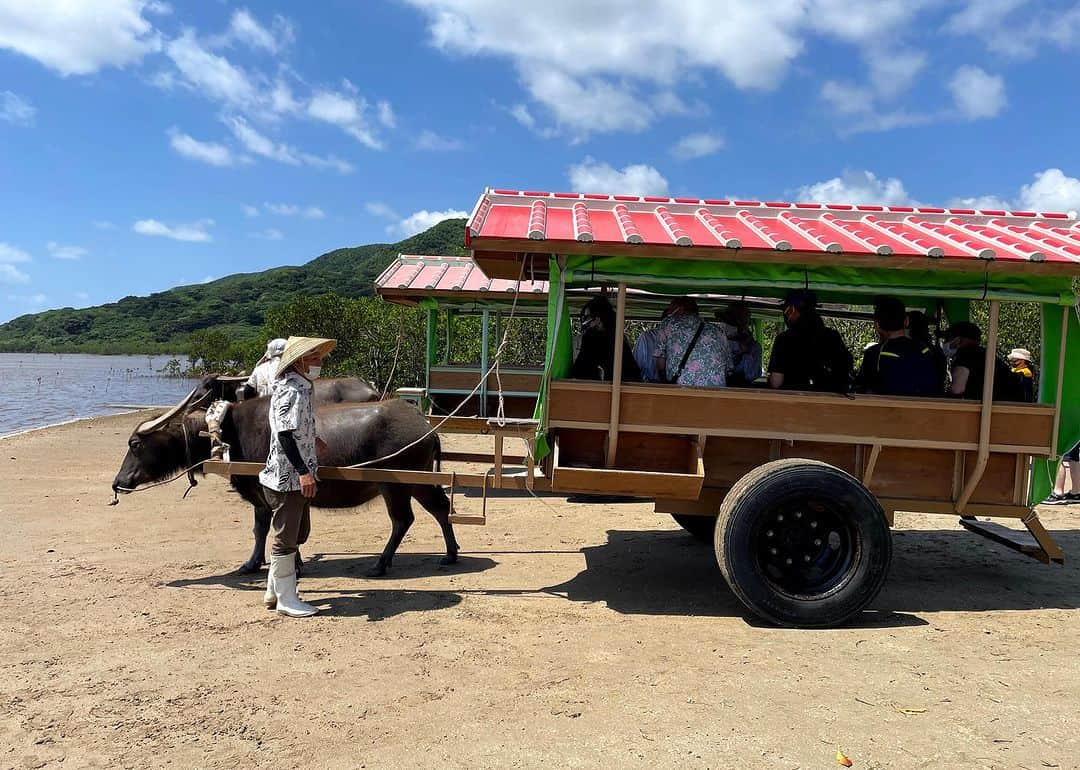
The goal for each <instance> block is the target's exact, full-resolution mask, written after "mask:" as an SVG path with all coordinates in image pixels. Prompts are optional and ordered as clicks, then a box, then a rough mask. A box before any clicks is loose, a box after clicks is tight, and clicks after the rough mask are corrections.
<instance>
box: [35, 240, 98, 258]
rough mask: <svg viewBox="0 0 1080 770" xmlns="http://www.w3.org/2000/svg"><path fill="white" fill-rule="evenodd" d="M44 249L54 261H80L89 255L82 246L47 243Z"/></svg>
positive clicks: (54, 242)
mask: <svg viewBox="0 0 1080 770" xmlns="http://www.w3.org/2000/svg"><path fill="white" fill-rule="evenodd" d="M45 248H47V249H48V250H49V254H51V255H52V256H53V257H54V258H55V259H70V260H76V259H82V258H83V257H85V256H86V255H87V254H89V253H90V252H88V251H87V250H86V249H84V248H83V247H82V246H63V245H61V244H59V243H57V242H56V241H49V242H48V243H47V244H45Z"/></svg>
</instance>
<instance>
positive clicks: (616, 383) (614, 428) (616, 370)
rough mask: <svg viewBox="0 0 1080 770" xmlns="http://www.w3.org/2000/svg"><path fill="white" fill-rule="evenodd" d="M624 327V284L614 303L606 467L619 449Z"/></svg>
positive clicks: (611, 465)
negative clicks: (612, 356) (613, 338)
mask: <svg viewBox="0 0 1080 770" xmlns="http://www.w3.org/2000/svg"><path fill="white" fill-rule="evenodd" d="M625 326H626V282H625V281H623V282H621V283H619V298H618V301H617V302H616V303H615V360H614V362H613V365H612V369H611V417H610V419H609V421H608V440H607V467H608V468H612V467H614V466H615V452H616V450H617V449H618V448H619V400H620V398H621V397H622V363H623V362H622V358H623V347H624V345H623V339H624V333H625V329H624V327H625Z"/></svg>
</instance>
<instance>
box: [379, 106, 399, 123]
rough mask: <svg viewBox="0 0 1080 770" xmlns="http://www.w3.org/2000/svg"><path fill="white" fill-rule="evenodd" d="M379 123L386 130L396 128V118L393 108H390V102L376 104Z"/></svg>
mask: <svg viewBox="0 0 1080 770" xmlns="http://www.w3.org/2000/svg"><path fill="white" fill-rule="evenodd" d="M378 113H379V122H380V123H382V124H383V125H384V126H386V127H387V128H396V127H397V116H396V115H394V108H393V107H391V106H390V102H385V101H383V102H379V104H378Z"/></svg>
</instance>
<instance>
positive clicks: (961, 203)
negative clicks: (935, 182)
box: [949, 195, 1015, 210]
mask: <svg viewBox="0 0 1080 770" xmlns="http://www.w3.org/2000/svg"><path fill="white" fill-rule="evenodd" d="M949 207H950V208H957V209H1005V210H1009V209H1013V208H1015V206H1013V204H1011V203H1010V202H1009V201H1007V200H1005V199H1004V198H999V197H998V196H996V195H977V196H975V197H974V198H954V199H953V200H951V201H949Z"/></svg>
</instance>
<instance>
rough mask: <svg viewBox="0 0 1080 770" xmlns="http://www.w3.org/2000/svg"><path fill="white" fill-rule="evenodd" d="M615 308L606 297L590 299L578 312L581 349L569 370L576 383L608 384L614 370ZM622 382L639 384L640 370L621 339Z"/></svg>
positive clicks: (627, 345)
mask: <svg viewBox="0 0 1080 770" xmlns="http://www.w3.org/2000/svg"><path fill="white" fill-rule="evenodd" d="M615 320H616V316H615V308H613V307H612V306H611V303H610V302H608V300H607V297H593V298H592V299H591V300H589V301H588V303H586V305H585V307H583V308H582V309H581V348H580V349H579V350H578V355H577V358H576V359H575V360H574V365H573V367H572V368H571V369H570V376H571V377H573V378H574V379H576V380H604V381H610V380H611V377H612V373H613V372H614V370H615ZM622 344H623V357H622V381H623V382H640V381H641V370H640V369H638V365H637V363H636V362H635V361H634V354H633V352H632V351H631V350H630V343H629V342H627V341H626V337H625V336H624V337H623V339H622Z"/></svg>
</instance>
